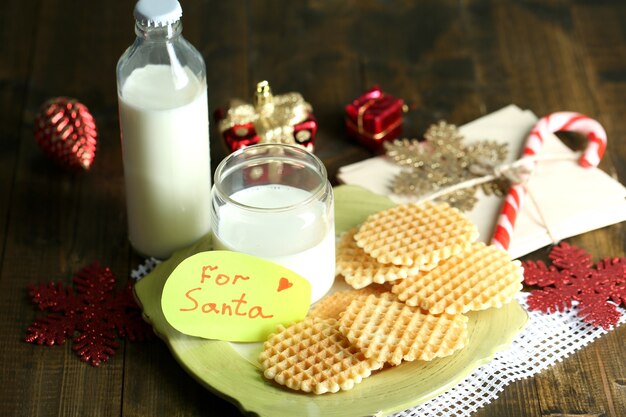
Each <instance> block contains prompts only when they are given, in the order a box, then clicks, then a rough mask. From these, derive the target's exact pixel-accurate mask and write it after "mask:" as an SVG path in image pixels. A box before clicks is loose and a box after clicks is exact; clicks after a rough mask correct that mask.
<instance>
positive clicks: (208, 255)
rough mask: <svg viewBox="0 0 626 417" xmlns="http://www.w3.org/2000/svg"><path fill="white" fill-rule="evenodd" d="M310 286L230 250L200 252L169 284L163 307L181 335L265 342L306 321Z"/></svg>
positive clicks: (277, 267)
mask: <svg viewBox="0 0 626 417" xmlns="http://www.w3.org/2000/svg"><path fill="white" fill-rule="evenodd" d="M310 299H311V285H310V284H309V282H308V281H307V280H306V279H304V278H302V277H301V276H300V275H298V274H296V273H295V272H293V271H291V270H289V269H287V268H285V267H283V266H280V265H277V264H275V263H273V262H270V261H267V260H264V259H261V258H258V257H255V256H251V255H246V254H243V253H237V252H230V251H211V252H201V253H198V254H195V255H193V256H190V257H189V258H187V259H185V260H184V261H182V262H181V263H180V264H179V265H178V266H177V267H176V269H174V271H173V272H172V274H171V275H170V276H169V278H168V279H167V282H166V283H165V286H164V287H163V295H162V296H161V307H162V308H163V314H164V315H165V318H166V319H167V321H168V322H169V323H170V325H172V327H174V328H175V329H176V330H178V331H179V332H181V333H184V334H187V335H190V336H198V337H203V338H206V339H219V340H227V341H231V342H255V341H262V340H265V339H266V338H267V336H268V335H269V334H270V333H272V332H274V331H275V330H276V326H277V325H278V324H290V323H293V322H296V321H300V320H302V319H303V318H304V317H305V316H306V314H307V311H308V309H309V304H310Z"/></svg>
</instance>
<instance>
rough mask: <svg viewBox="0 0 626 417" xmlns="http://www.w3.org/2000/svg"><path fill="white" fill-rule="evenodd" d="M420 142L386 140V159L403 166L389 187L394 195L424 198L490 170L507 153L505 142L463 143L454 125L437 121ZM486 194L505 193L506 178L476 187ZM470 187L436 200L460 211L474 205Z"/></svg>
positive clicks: (472, 192) (472, 191)
mask: <svg viewBox="0 0 626 417" xmlns="http://www.w3.org/2000/svg"><path fill="white" fill-rule="evenodd" d="M424 139H425V140H423V141H419V140H417V139H401V140H396V141H394V142H386V143H385V150H386V155H387V158H388V159H389V160H390V161H392V162H393V163H395V164H397V165H399V166H400V167H402V171H401V172H400V173H399V174H398V175H396V176H395V177H394V179H393V180H392V182H391V184H390V187H391V191H392V192H393V193H394V194H397V195H401V196H407V197H424V196H427V195H429V194H432V193H434V192H438V191H441V190H445V189H446V188H447V187H450V186H453V185H455V184H459V183H461V182H464V181H467V180H469V179H472V178H477V177H481V176H484V175H486V173H488V172H491V171H492V170H493V168H494V167H495V166H497V165H499V164H501V163H502V162H503V161H504V159H505V158H506V156H507V145H506V144H501V143H498V142H495V141H488V140H484V141H479V142H474V143H471V144H464V143H463V135H461V133H460V132H459V130H458V128H457V127H456V126H455V125H453V124H448V123H446V122H444V121H440V122H439V123H437V124H433V125H432V126H430V128H429V129H428V130H427V131H426V133H425V134H424ZM479 187H480V188H482V190H483V192H484V193H485V194H487V195H490V194H495V195H498V196H502V195H504V193H505V192H506V190H507V188H508V181H507V180H506V179H497V180H494V181H490V182H487V183H484V184H481V185H480V186H479ZM477 188H478V187H469V188H463V189H459V190H455V191H452V192H450V193H446V194H444V195H443V196H441V197H439V198H438V199H437V200H440V201H445V202H447V203H448V204H450V205H452V206H454V207H457V208H458V209H460V210H463V211H469V210H471V209H472V208H473V207H474V205H475V204H476V201H478V200H477V198H476V195H475V194H476V189H477Z"/></svg>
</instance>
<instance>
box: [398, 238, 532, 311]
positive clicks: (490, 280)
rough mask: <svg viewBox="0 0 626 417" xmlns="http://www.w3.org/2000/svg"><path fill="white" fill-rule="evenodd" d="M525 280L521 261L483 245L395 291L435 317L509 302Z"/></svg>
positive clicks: (402, 298)
mask: <svg viewBox="0 0 626 417" xmlns="http://www.w3.org/2000/svg"><path fill="white" fill-rule="evenodd" d="M522 279H523V269H522V266H521V263H520V262H519V261H512V260H511V257H510V256H509V254H508V253H507V252H505V251H503V250H501V249H498V248H496V247H495V246H487V245H485V244H484V243H480V242H479V243H474V244H472V246H471V247H470V249H469V250H468V251H466V252H464V253H461V254H459V255H457V256H453V257H451V258H449V259H447V260H445V261H442V262H441V264H440V265H438V266H437V267H436V268H435V269H433V270H432V271H427V272H420V273H419V274H417V275H415V276H412V277H409V278H407V279H404V280H402V281H399V282H398V283H396V284H395V285H394V286H393V287H392V292H393V293H394V294H396V295H397V296H398V299H400V300H401V301H404V302H405V303H406V304H408V305H410V306H415V307H419V308H422V309H424V310H428V312H429V313H431V314H440V313H444V312H445V313H448V314H459V313H466V312H468V311H470V310H485V309H487V308H490V307H501V306H502V305H504V304H506V303H509V302H510V301H512V300H513V297H514V296H515V294H516V293H517V292H518V291H520V290H521V289H522Z"/></svg>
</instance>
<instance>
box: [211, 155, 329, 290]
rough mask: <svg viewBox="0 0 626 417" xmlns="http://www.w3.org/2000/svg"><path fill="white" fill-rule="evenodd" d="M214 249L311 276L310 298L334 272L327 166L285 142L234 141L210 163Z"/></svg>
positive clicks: (325, 286)
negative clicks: (235, 146) (232, 148)
mask: <svg viewBox="0 0 626 417" xmlns="http://www.w3.org/2000/svg"><path fill="white" fill-rule="evenodd" d="M211 221H212V231H213V245H214V248H215V249H225V250H232V251H237V252H243V253H247V254H249V255H254V256H258V257H260V258H264V259H267V260H270V261H273V262H275V263H277V264H280V265H282V266H284V267H286V268H288V269H290V270H292V271H294V272H296V273H298V274H299V275H301V276H302V277H304V278H306V279H307V280H308V281H309V283H310V284H311V302H315V301H317V300H319V299H320V298H322V297H323V296H324V294H326V292H327V291H328V290H329V289H330V287H331V286H332V284H333V281H334V279H335V222H334V212H333V190H332V187H331V186H330V183H329V182H328V179H327V175H326V168H325V167H324V165H323V163H322V162H321V161H320V160H319V159H318V158H317V157H316V156H315V155H313V154H312V153H309V152H308V151H306V150H305V149H303V148H301V147H297V146H292V145H282V144H262V145H254V146H249V147H247V148H243V149H240V150H238V151H236V152H234V153H232V154H230V155H229V156H228V157H226V158H225V159H224V160H223V161H222V162H221V163H220V164H219V166H218V167H217V170H216V171H215V177H214V180H213V189H212V191H211Z"/></svg>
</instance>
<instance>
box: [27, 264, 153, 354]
mask: <svg viewBox="0 0 626 417" xmlns="http://www.w3.org/2000/svg"><path fill="white" fill-rule="evenodd" d="M73 282H74V288H71V287H65V286H64V285H63V284H61V283H54V282H50V283H48V284H39V285H30V286H29V287H28V293H29V295H30V297H31V299H32V301H33V303H35V304H36V305H37V306H38V307H39V309H40V310H48V311H49V313H48V315H47V316H45V317H41V318H39V319H36V320H35V321H34V322H33V323H32V324H31V325H30V326H29V327H28V329H27V333H28V334H27V336H26V339H25V340H26V341H27V342H30V343H37V344H39V345H43V344H45V345H48V346H53V345H56V344H63V343H64V342H65V340H66V339H72V341H73V346H72V349H73V350H74V351H75V352H76V354H77V355H78V356H79V357H80V358H81V359H82V360H83V361H85V362H88V363H90V364H91V365H93V366H99V365H100V364H101V363H102V362H106V361H107V360H108V359H109V358H110V357H111V356H112V355H113V354H115V351H116V349H117V348H118V347H119V343H118V342H117V340H116V338H117V336H119V337H128V339H129V340H132V341H135V340H138V341H140V340H148V339H151V338H152V336H153V332H152V329H151V328H150V326H148V325H147V323H146V322H145V321H144V320H143V319H142V317H141V309H140V308H139V307H138V306H137V303H136V302H135V299H134V297H133V292H132V284H131V283H129V284H128V285H126V286H125V287H124V288H122V289H120V290H117V291H116V290H115V286H116V285H115V284H116V279H115V276H114V275H113V273H112V272H111V270H110V269H109V268H102V267H100V266H98V264H93V265H90V266H88V267H86V268H83V269H82V270H80V271H79V272H78V273H77V274H76V275H75V276H74V279H73Z"/></svg>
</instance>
